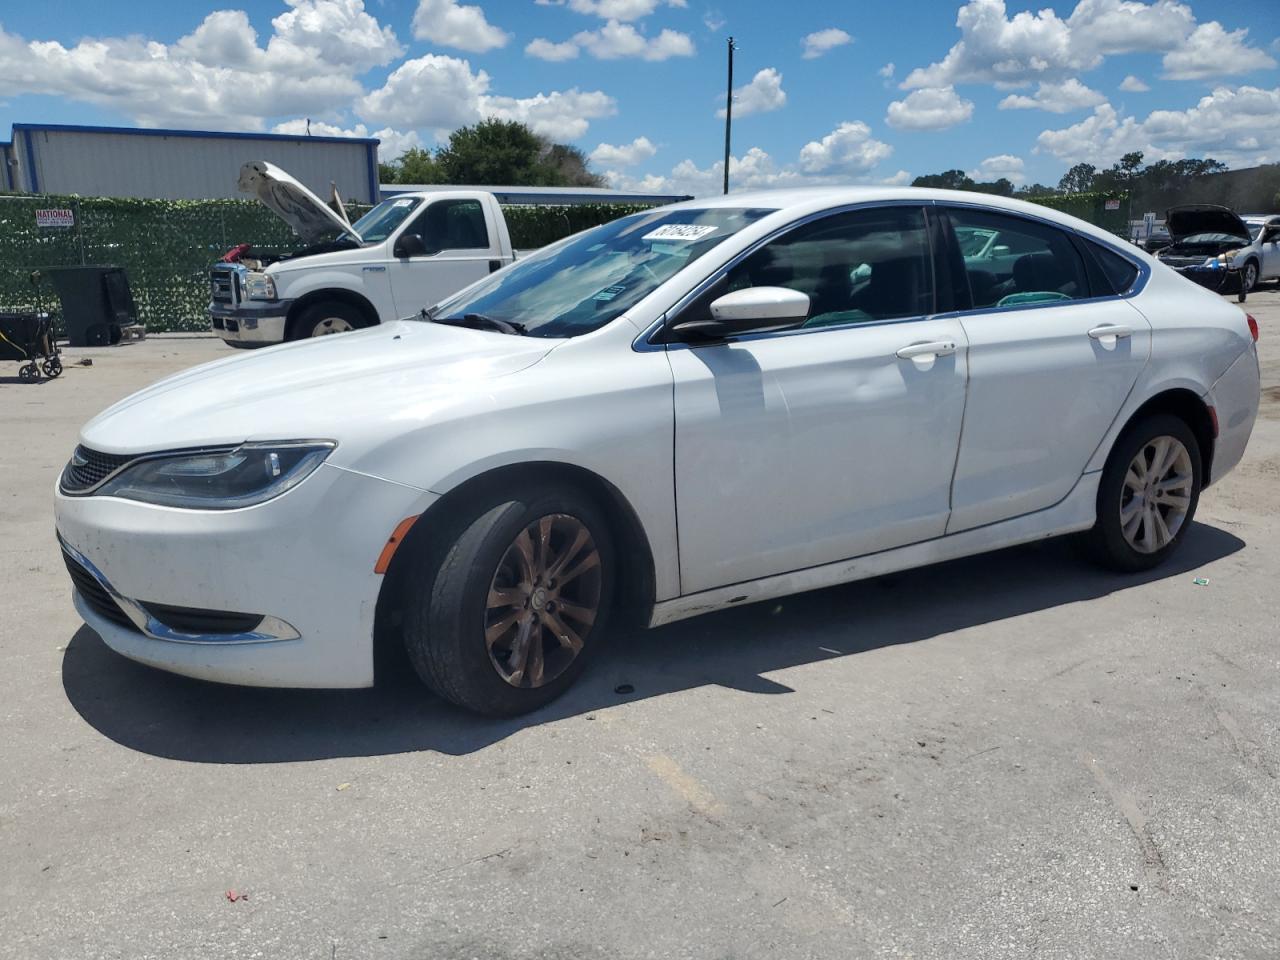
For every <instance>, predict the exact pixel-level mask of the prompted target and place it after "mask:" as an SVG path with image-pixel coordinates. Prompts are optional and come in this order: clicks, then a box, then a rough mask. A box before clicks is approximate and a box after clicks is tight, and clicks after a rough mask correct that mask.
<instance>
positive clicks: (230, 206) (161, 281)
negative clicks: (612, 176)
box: [0, 196, 645, 332]
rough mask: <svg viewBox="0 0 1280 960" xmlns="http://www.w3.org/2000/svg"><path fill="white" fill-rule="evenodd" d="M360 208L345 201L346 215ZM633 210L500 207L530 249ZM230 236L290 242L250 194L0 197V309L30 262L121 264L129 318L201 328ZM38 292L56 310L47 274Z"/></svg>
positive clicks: (264, 243)
mask: <svg viewBox="0 0 1280 960" xmlns="http://www.w3.org/2000/svg"><path fill="white" fill-rule="evenodd" d="M46 209H67V210H71V211H72V213H73V214H74V217H75V223H74V226H70V227H38V226H36V211H37V210H46ZM364 209H365V208H358V207H355V206H348V208H347V210H348V213H349V214H350V215H351V217H352V218H353V219H354V218H355V217H357V216H359V215H360V214H362V213H363V212H364ZM642 209H645V208H644V207H639V206H624V205H619V204H590V205H584V206H575V207H508V208H506V214H507V222H508V224H509V225H510V227H511V232H512V240H513V242H514V243H515V246H516V248H517V249H531V248H533V247H540V246H544V245H545V244H548V243H551V242H553V241H555V240H559V239H560V238H562V237H565V236H568V235H569V234H570V233H574V232H576V231H578V230H584V229H586V228H587V227H593V226H596V225H597V224H600V223H606V222H608V221H609V220H613V219H615V218H616V217H620V216H623V215H625V214H628V213H632V212H634V211H636V210H642ZM237 243H252V244H253V245H254V246H258V247H277V248H283V249H290V248H293V247H295V246H297V238H296V237H295V236H294V235H293V233H292V232H291V231H290V229H289V228H288V227H287V226H286V225H285V224H284V222H283V221H282V220H280V219H279V218H278V217H276V216H275V215H274V214H272V213H271V211H269V210H267V209H266V207H264V206H262V205H261V204H260V203H258V202H257V201H256V200H137V199H125V198H112V197H60V196H0V311H4V310H13V309H29V308H34V307H35V306H36V305H37V291H36V290H35V289H34V288H33V287H32V285H31V282H30V279H29V278H30V275H31V272H32V271H33V270H43V269H45V268H47V267H59V266H76V265H81V264H102V265H110V266H120V267H124V268H125V270H126V271H128V274H129V285H130V287H131V288H132V290H133V297H134V300H135V301H136V302H137V305H138V318H139V319H140V320H141V321H142V322H143V323H145V324H146V325H147V329H148V330H149V331H152V332H164V331H173V330H177V331H182V330H207V329H208V327H209V320H208V316H207V313H206V310H207V308H208V304H209V267H210V265H211V264H213V262H214V261H216V260H217V259H218V257H220V256H221V255H222V254H223V253H224V252H225V251H227V250H229V249H230V248H231V247H232V246H234V245H235V244H237ZM39 297H40V302H41V303H42V304H43V306H44V308H45V309H47V310H49V311H50V312H51V313H53V314H54V315H55V316H57V314H58V309H57V298H56V297H55V296H54V294H53V288H52V285H51V284H50V283H49V282H48V280H47V279H46V280H45V281H44V282H43V283H42V284H41V286H40V290H39Z"/></svg>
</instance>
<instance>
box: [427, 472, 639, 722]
mask: <svg viewBox="0 0 1280 960" xmlns="http://www.w3.org/2000/svg"><path fill="white" fill-rule="evenodd" d="M441 532H442V536H441V537H440V540H439V541H437V542H436V543H433V544H426V545H422V546H421V547H420V552H419V553H418V555H417V556H416V557H415V558H414V560H413V564H412V567H411V569H410V573H409V577H408V580H407V583H408V584H410V585H411V586H410V587H409V589H410V590H416V591H417V595H416V596H412V595H411V596H409V597H406V598H405V630H404V637H405V647H406V649H407V650H408V653H409V659H410V661H411V662H412V663H413V665H414V668H415V669H416V670H417V672H418V675H419V676H420V677H421V678H422V679H423V681H424V682H425V683H426V684H427V686H429V687H430V688H431V689H432V690H433V691H435V692H436V693H437V694H439V695H440V696H442V697H444V698H445V699H446V700H449V701H451V702H453V703H455V704H457V705H458V706H461V707H465V708H466V709H468V710H473V711H475V712H477V713H485V714H492V715H496V716H513V715H516V714H521V713H528V712H529V711H531V710H536V709H538V708H539V707H541V706H544V705H545V704H547V703H550V702H551V701H552V700H554V699H555V698H556V697H558V696H560V694H562V693H563V692H564V691H565V690H567V689H568V688H569V687H570V686H571V685H572V684H573V682H574V681H575V680H576V679H577V678H578V676H579V675H580V674H581V673H582V671H583V670H584V669H585V668H586V665H587V663H588V662H589V660H590V658H591V656H592V655H593V654H595V652H596V651H597V650H598V649H599V648H600V647H601V645H602V640H603V638H604V636H605V635H606V630H607V629H608V620H609V614H610V609H611V607H612V605H613V590H614V578H615V561H614V552H613V540H612V537H611V535H610V528H609V524H608V521H607V519H606V517H605V515H604V513H603V511H601V510H600V508H599V507H598V506H597V505H596V503H595V502H594V501H592V500H591V499H589V498H587V497H585V496H583V495H582V494H580V493H578V492H576V491H573V490H566V489H562V488H556V487H549V486H539V487H532V488H530V489H528V490H525V491H522V492H521V493H519V494H517V495H498V496H491V497H489V498H487V499H485V500H484V501H480V502H475V503H472V504H471V508H470V510H468V511H467V513H466V514H465V515H464V516H463V517H462V518H460V520H459V521H458V522H457V523H456V524H455V525H454V526H453V528H452V530H444V531H441ZM557 578H558V579H557Z"/></svg>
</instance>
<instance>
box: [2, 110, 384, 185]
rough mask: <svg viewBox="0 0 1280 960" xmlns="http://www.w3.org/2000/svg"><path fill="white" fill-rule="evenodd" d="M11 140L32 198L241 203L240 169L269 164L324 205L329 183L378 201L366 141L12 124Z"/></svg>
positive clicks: (374, 170)
mask: <svg viewBox="0 0 1280 960" xmlns="http://www.w3.org/2000/svg"><path fill="white" fill-rule="evenodd" d="M13 134H14V139H13V151H12V154H13V156H14V157H15V158H16V159H17V161H18V164H17V169H18V177H17V178H16V179H17V180H19V181H20V185H19V184H15V187H18V188H19V189H22V190H27V191H31V192H39V193H78V194H80V195H81V196H88V197H150V198H155V199H162V200H210V199H216V198H230V199H244V195H243V194H241V193H239V192H238V191H237V190H236V178H237V177H238V176H239V175H240V166H241V164H244V163H246V162H247V161H249V160H269V161H270V162H272V163H274V164H276V165H277V166H280V167H283V168H284V169H285V170H288V171H289V172H290V173H291V174H293V175H294V176H295V177H297V178H298V179H299V180H301V181H302V182H303V183H305V184H306V185H307V186H308V187H310V188H311V189H312V190H313V191H315V192H316V193H317V194H318V195H319V196H320V197H322V198H327V197H328V194H329V183H330V181H333V182H336V183H337V184H338V188H339V189H340V190H341V191H342V195H343V197H344V198H351V199H353V200H358V201H362V202H365V203H374V202H377V199H378V197H377V195H376V191H377V156H376V150H375V148H374V145H373V144H371V143H368V142H366V141H360V140H342V139H334V138H327V137H326V138H319V137H305V138H304V137H300V138H296V139H295V138H280V139H277V138H274V137H254V136H251V135H236V136H227V135H222V136H217V135H214V136H209V135H203V136H202V135H198V134H196V135H193V134H191V133H188V132H179V131H150V130H149V131H145V132H137V133H135V132H116V131H106V130H92V129H88V130H86V129H57V128H34V129H31V128H23V127H21V126H17V125H15V127H14V131H13ZM33 169H34V173H35V177H34V178H33V177H32V175H31V174H32V170H33Z"/></svg>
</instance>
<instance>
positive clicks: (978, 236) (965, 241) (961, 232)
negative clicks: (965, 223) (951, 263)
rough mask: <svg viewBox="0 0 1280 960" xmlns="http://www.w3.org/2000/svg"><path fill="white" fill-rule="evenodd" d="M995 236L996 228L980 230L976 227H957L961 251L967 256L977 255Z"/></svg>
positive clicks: (957, 237) (957, 238)
mask: <svg viewBox="0 0 1280 960" xmlns="http://www.w3.org/2000/svg"><path fill="white" fill-rule="evenodd" d="M993 236H995V231H994V230H979V229H978V228H976V227H959V228H957V229H956V240H958V241H959V242H960V253H961V254H962V255H964V256H966V257H976V256H977V255H978V254H980V253H981V252H982V251H983V250H984V249H985V248H986V246H987V242H988V241H989V240H990V239H991V238H992V237H993Z"/></svg>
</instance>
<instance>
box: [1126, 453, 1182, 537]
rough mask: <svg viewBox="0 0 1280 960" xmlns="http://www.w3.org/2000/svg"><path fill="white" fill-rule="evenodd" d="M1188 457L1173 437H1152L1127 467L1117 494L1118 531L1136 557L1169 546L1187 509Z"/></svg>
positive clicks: (1180, 527)
mask: <svg viewBox="0 0 1280 960" xmlns="http://www.w3.org/2000/svg"><path fill="white" fill-rule="evenodd" d="M1194 483H1195V473H1194V471H1193V470H1192V468H1191V454H1190V453H1188V452H1187V448H1186V447H1185V446H1184V445H1183V443H1182V441H1181V440H1178V439H1177V438H1175V437H1169V436H1161V437H1154V438H1153V439H1152V440H1151V441H1150V442H1149V443H1147V444H1146V445H1145V446H1143V448H1142V449H1141V450H1139V451H1138V453H1137V455H1136V456H1135V457H1134V458H1133V460H1132V462H1130V464H1129V469H1128V470H1126V471H1125V475H1124V489H1123V490H1122V491H1121V494H1120V531H1121V533H1122V534H1123V535H1124V539H1125V541H1126V542H1127V543H1128V544H1129V546H1131V547H1132V548H1133V549H1134V550H1136V551H1138V552H1139V553H1148V554H1149V553H1155V552H1157V551H1158V550H1162V549H1163V548H1165V547H1167V546H1168V545H1169V544H1170V543H1172V542H1173V538H1174V537H1176V536H1177V535H1178V531H1179V530H1181V529H1182V524H1183V523H1184V522H1185V521H1186V519H1187V512H1188V511H1189V510H1190V509H1191V494H1192V485H1193V484H1194Z"/></svg>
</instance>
